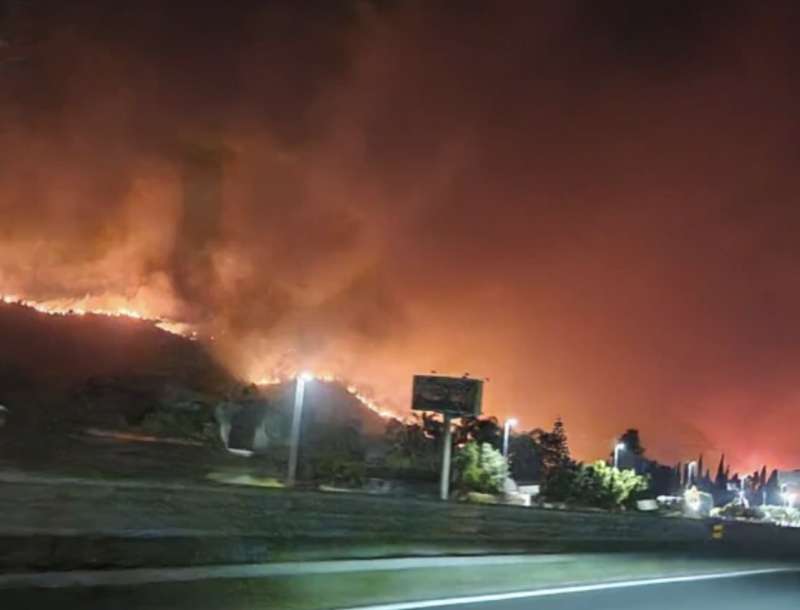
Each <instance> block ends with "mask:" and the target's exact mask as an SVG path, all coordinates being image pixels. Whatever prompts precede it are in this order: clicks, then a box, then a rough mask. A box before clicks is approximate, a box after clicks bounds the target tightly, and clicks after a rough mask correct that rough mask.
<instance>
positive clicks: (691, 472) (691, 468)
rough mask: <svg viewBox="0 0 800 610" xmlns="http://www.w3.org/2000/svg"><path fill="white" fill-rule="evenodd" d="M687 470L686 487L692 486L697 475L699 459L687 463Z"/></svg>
mask: <svg viewBox="0 0 800 610" xmlns="http://www.w3.org/2000/svg"><path fill="white" fill-rule="evenodd" d="M687 467H688V469H687V471H686V487H687V488H688V487H691V485H692V481H693V479H694V478H696V477H697V461H696V460H693V461H691V462H689V463H688V464H687Z"/></svg>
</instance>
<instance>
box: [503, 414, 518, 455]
mask: <svg viewBox="0 0 800 610" xmlns="http://www.w3.org/2000/svg"><path fill="white" fill-rule="evenodd" d="M516 425H517V419H516V418H515V417H512V418H510V419H507V420H506V421H505V423H504V424H503V457H504V458H506V459H508V437H509V436H510V435H511V428H513V427H514V426H516Z"/></svg>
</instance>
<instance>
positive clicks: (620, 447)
mask: <svg viewBox="0 0 800 610" xmlns="http://www.w3.org/2000/svg"><path fill="white" fill-rule="evenodd" d="M625 449H626V447H625V443H617V444H616V445H614V468H616V469H617V470H619V454H620V453H621V452H623V451H625Z"/></svg>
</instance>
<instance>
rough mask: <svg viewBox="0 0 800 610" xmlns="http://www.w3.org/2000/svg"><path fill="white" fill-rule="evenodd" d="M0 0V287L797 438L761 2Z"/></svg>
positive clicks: (779, 176)
mask: <svg viewBox="0 0 800 610" xmlns="http://www.w3.org/2000/svg"><path fill="white" fill-rule="evenodd" d="M0 5H2V6H3V7H4V9H3V12H2V21H1V22H0V218H2V222H0V292H2V293H4V294H15V295H20V296H23V297H25V298H28V299H33V300H39V301H53V302H59V303H73V302H74V303H76V304H77V305H79V306H82V307H91V306H96V307H103V308H113V307H119V308H130V309H134V310H136V311H139V312H141V313H142V314H144V315H147V316H149V317H164V318H169V319H174V320H178V321H181V322H185V323H189V324H192V325H194V326H195V327H196V328H198V329H199V330H200V332H201V335H202V336H204V337H206V338H207V340H208V341H210V342H213V345H214V346H215V349H216V351H217V354H218V355H219V357H220V358H221V359H222V360H223V361H224V362H225V363H227V365H228V366H230V367H231V368H232V369H233V370H234V371H236V372H237V373H238V374H240V375H242V376H244V377H248V378H252V379H258V378H260V377H269V376H272V375H275V374H279V373H281V372H289V371H292V370H296V369H299V368H301V367H308V368H312V369H314V370H317V371H320V372H327V371H330V372H331V373H334V374H337V375H342V376H344V377H347V378H350V379H353V380H354V381H355V382H357V383H358V384H359V386H364V385H371V386H372V388H373V391H374V394H375V396H376V397H377V398H379V399H381V400H382V401H384V402H387V403H388V404H389V405H390V406H394V407H395V408H404V407H406V405H407V404H408V398H409V396H408V394H409V389H410V377H411V374H412V373H414V372H425V371H429V370H432V369H435V370H438V371H440V372H448V373H454V374H459V375H460V374H462V373H464V372H469V373H471V374H473V375H476V376H488V377H490V378H491V382H490V384H489V386H488V387H487V390H486V400H487V404H486V409H487V410H488V411H490V412H492V413H494V414H497V415H500V416H506V415H508V416H510V415H516V416H518V417H520V418H521V420H522V423H523V424H524V425H525V426H528V427H533V426H537V425H541V426H545V425H548V424H549V423H550V421H552V419H554V418H555V417H556V416H557V415H562V416H563V417H564V418H565V420H566V422H567V427H568V430H569V431H570V432H571V441H572V445H573V448H574V449H575V450H577V453H578V454H579V455H580V456H588V455H590V454H604V453H606V452H607V451H608V450H609V449H608V448H609V447H610V446H611V443H612V438H613V436H614V435H615V434H617V433H619V432H620V431H621V430H622V429H624V428H626V427H629V426H638V427H639V428H641V429H642V432H643V436H644V438H645V439H646V444H647V445H648V447H649V448H650V449H651V450H652V451H653V453H654V454H656V455H660V456H662V457H663V458H664V459H679V458H685V457H689V456H694V454H696V453H697V451H699V450H700V449H701V448H702V447H711V448H712V449H717V450H722V449H727V452H728V454H736V455H738V459H739V461H740V465H741V466H743V467H750V468H752V467H753V466H754V465H755V464H756V463H758V464H760V463H762V462H763V461H765V460H771V461H773V462H782V463H789V462H791V460H792V458H796V457H797V453H796V447H795V445H796V439H795V438H794V437H795V435H794V433H793V432H792V430H793V428H794V426H787V425H785V421H786V420H787V418H788V419H789V420H790V421H792V422H794V425H795V426H796V424H797V423H798V422H797V415H796V413H797V400H798V387H797V382H796V380H795V378H796V374H795V370H794V369H795V368H796V362H797V360H798V356H800V349H798V345H800V342H799V341H798V339H800V326H798V324H797V321H796V318H797V311H798V309H799V308H798V305H800V288H798V284H797V282H796V277H795V276H796V273H797V261H798V255H800V246H798V243H797V238H796V235H797V229H798V220H800V218H798V215H799V214H800V212H798V209H800V208H798V207H797V205H796V201H795V200H796V198H797V195H798V184H797V182H798V178H797V173H796V165H797V158H798V134H797V120H796V112H797V111H796V109H797V107H798V93H799V92H800V91H799V90H798V82H797V78H796V74H797V73H798V70H797V68H798V66H797V63H798V61H800V60H799V59H798V58H800V53H797V49H796V48H795V47H796V45H797V42H796V37H795V36H794V33H793V32H792V31H791V29H790V28H789V26H788V25H787V26H784V25H783V24H784V23H787V24H788V23H790V22H791V19H789V18H788V13H789V12H791V11H792V10H794V9H793V7H792V4H791V3H786V4H785V6H786V11H785V12H786V13H787V14H785V15H784V14H782V8H781V7H782V6H783V5H782V4H781V3H780V2H775V3H770V6H769V14H768V13H767V11H766V7H765V8H764V9H763V10H762V9H761V8H760V6H756V5H755V4H754V3H747V2H742V3H737V2H731V3H724V6H723V3H714V2H692V3H675V2H667V1H661V0H655V1H653V2H645V3H643V2H637V1H621V0H617V1H611V2H608V3H591V2H578V1H575V2H569V1H565V2H552V3H530V2H519V3H516V2H502V3H493V2H486V3H483V2H459V3H450V2H441V3H439V2H340V3H335V2H324V3H299V2H289V1H287V2H237V3H223V2H220V3H178V2H176V3H165V2H154V1H151V2H148V1H145V2H124V1H123V2H101V1H99V0H98V1H90V0H84V1H75V2H56V1H47V0H39V1H36V0H30V1H29V2H19V1H13V0H6V1H5V3H4V4H2V3H0ZM534 7H539V8H534ZM212 337H213V339H212ZM779 422H783V423H779ZM753 447H761V448H763V452H762V453H759V454H755V453H751V451H752V448H753ZM792 451H795V453H794V454H793V453H792Z"/></svg>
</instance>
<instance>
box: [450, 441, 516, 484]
mask: <svg viewBox="0 0 800 610" xmlns="http://www.w3.org/2000/svg"><path fill="white" fill-rule="evenodd" d="M454 464H455V467H456V471H457V476H456V485H457V486H458V487H459V488H460V489H462V490H464V491H477V492H480V493H499V492H500V491H501V490H502V489H503V482H504V481H505V479H506V476H507V475H508V464H507V463H506V459H505V458H504V457H503V454H501V453H500V452H499V451H498V450H497V449H495V448H494V447H492V446H491V445H490V444H489V443H481V444H479V443H477V442H476V441H470V442H468V443H466V444H465V445H464V446H463V447H461V448H460V449H459V450H458V452H457V453H456V455H455V459H454Z"/></svg>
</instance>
